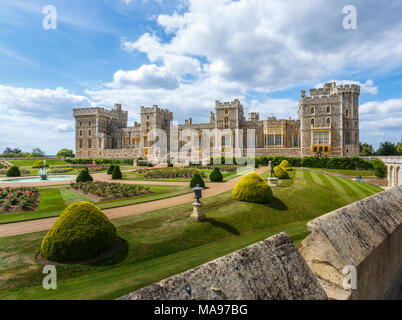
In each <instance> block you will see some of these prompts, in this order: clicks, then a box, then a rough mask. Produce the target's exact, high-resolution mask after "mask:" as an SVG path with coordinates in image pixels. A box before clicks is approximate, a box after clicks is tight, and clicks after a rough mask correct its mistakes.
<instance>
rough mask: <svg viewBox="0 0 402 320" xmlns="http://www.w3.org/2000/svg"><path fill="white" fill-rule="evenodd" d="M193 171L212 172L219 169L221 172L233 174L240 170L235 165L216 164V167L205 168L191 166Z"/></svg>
mask: <svg viewBox="0 0 402 320" xmlns="http://www.w3.org/2000/svg"><path fill="white" fill-rule="evenodd" d="M191 167H192V168H194V169H199V170H214V169H215V168H219V169H220V170H221V171H223V172H234V171H236V170H237V169H238V168H242V167H241V166H240V165H235V164H218V165H213V164H211V165H207V166H198V165H191Z"/></svg>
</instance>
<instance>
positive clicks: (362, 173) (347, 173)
mask: <svg viewBox="0 0 402 320" xmlns="http://www.w3.org/2000/svg"><path fill="white" fill-rule="evenodd" d="M311 169H312V170H320V171H326V172H331V173H338V174H343V175H345V176H351V177H358V176H362V177H367V176H374V175H375V174H374V170H343V169H326V168H311Z"/></svg>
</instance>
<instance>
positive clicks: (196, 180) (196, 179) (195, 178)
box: [190, 173, 205, 188]
mask: <svg viewBox="0 0 402 320" xmlns="http://www.w3.org/2000/svg"><path fill="white" fill-rule="evenodd" d="M197 184H198V185H199V186H200V187H203V188H205V182H204V180H203V179H202V177H201V176H200V174H198V173H195V174H194V176H193V178H192V179H191V181H190V188H195V187H196V186H197Z"/></svg>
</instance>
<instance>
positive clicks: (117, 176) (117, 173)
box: [112, 166, 123, 180]
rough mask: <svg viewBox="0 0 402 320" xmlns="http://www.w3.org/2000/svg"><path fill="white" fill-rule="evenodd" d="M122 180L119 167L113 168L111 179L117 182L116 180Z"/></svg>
mask: <svg viewBox="0 0 402 320" xmlns="http://www.w3.org/2000/svg"><path fill="white" fill-rule="evenodd" d="M122 178H123V175H122V174H121V171H120V167H119V166H114V169H113V173H112V179H113V180H118V179H122Z"/></svg>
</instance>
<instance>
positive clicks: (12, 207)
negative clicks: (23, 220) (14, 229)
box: [0, 187, 40, 213]
mask: <svg viewBox="0 0 402 320" xmlns="http://www.w3.org/2000/svg"><path fill="white" fill-rule="evenodd" d="M39 197H40V192H39V191H38V189H36V188H31V187H18V188H0V213H8V212H19V211H30V210H35V209H36V208H37V207H38V204H39Z"/></svg>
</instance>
